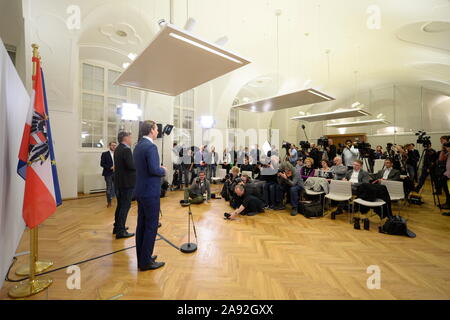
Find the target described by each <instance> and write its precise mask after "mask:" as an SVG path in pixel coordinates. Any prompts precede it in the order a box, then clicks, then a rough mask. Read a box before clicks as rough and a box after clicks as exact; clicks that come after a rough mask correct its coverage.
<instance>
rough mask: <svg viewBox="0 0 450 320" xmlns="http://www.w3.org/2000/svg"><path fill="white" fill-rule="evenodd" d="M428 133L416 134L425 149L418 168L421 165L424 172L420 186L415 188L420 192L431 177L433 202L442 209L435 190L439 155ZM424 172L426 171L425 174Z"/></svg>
mask: <svg viewBox="0 0 450 320" xmlns="http://www.w3.org/2000/svg"><path fill="white" fill-rule="evenodd" d="M426 134H427V133H426V132H425V131H418V132H416V136H417V144H421V145H422V147H423V150H422V154H421V155H420V159H419V163H418V164H417V168H420V165H421V164H423V165H422V172H421V174H420V180H419V184H418V185H417V187H416V188H415V191H416V192H420V191H421V189H422V187H423V184H424V182H425V179H426V177H427V176H428V174H429V175H430V181H431V192H432V193H433V202H434V205H435V206H436V205H437V206H438V207H441V201H440V199H439V196H438V195H437V194H436V188H435V185H434V183H435V181H436V176H435V173H436V172H435V166H436V161H437V153H436V151H435V150H433V149H432V148H431V140H430V139H431V137H430V136H427V135H426ZM424 170H426V171H425V172H424Z"/></svg>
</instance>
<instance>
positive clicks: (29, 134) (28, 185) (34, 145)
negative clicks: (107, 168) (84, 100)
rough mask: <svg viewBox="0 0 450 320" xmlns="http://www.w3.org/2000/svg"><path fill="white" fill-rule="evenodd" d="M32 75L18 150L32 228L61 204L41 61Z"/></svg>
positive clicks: (26, 215)
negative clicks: (28, 104)
mask: <svg viewBox="0 0 450 320" xmlns="http://www.w3.org/2000/svg"><path fill="white" fill-rule="evenodd" d="M33 62H35V63H36V75H35V76H33V80H34V82H33V93H32V99H31V105H30V109H29V111H28V116H27V122H26V123H25V128H24V131H23V136H22V144H21V146H20V151H19V164H18V166H17V172H18V174H19V175H20V176H21V177H22V178H23V179H25V195H24V200H23V218H24V220H25V223H26V224H27V226H28V227H29V228H30V229H31V228H34V227H36V226H37V225H39V224H40V223H42V222H43V221H44V220H45V219H47V218H48V217H49V216H50V215H52V214H53V213H54V212H55V211H56V207H57V206H59V205H60V204H61V202H62V201H61V193H60V189H59V182H58V173H57V170H56V162H55V154H54V150H53V143H52V135H51V129H50V121H49V117H48V106H47V97H46V93H45V84H44V77H43V76H44V74H43V71H42V69H41V65H40V60H39V59H38V58H36V57H33Z"/></svg>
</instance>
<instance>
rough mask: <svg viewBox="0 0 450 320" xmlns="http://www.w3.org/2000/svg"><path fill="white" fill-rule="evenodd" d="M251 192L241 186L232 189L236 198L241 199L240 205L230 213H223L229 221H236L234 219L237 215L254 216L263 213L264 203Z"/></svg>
mask: <svg viewBox="0 0 450 320" xmlns="http://www.w3.org/2000/svg"><path fill="white" fill-rule="evenodd" d="M252 190H255V189H250V188H246V187H245V186H244V185H242V184H238V185H237V186H236V187H235V188H234V192H235V193H236V195H237V196H238V197H240V198H241V199H242V204H241V205H240V206H239V208H237V209H236V210H234V211H233V212H231V213H225V217H226V218H227V219H229V220H236V217H237V216H238V215H239V214H243V215H248V216H254V215H255V214H258V213H262V212H264V209H263V207H264V202H263V201H262V200H261V199H260V198H259V197H258V195H256V194H254V192H252Z"/></svg>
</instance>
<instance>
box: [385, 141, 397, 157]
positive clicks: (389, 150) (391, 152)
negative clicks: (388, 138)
mask: <svg viewBox="0 0 450 320" xmlns="http://www.w3.org/2000/svg"><path fill="white" fill-rule="evenodd" d="M393 146H394V145H393V144H392V143H390V142H389V143H388V144H387V145H386V151H385V152H384V153H383V158H384V159H387V158H391V159H394V157H395V149H394V148H393Z"/></svg>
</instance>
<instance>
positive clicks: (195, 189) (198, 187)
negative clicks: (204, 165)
mask: <svg viewBox="0 0 450 320" xmlns="http://www.w3.org/2000/svg"><path fill="white" fill-rule="evenodd" d="M205 194H206V201H208V202H209V200H211V186H210V184H209V181H208V180H207V179H206V173H205V171H203V170H202V171H200V172H199V173H198V177H197V178H196V179H195V180H194V182H193V183H192V185H191V187H190V188H189V189H185V190H184V202H185V203H187V202H189V203H191V204H201V203H203V201H205V198H204V195H205Z"/></svg>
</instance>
